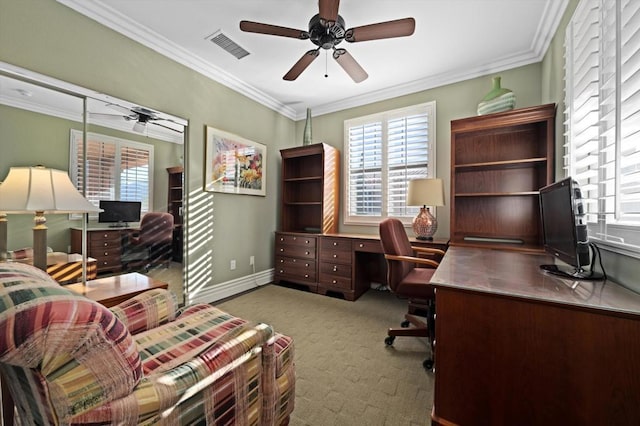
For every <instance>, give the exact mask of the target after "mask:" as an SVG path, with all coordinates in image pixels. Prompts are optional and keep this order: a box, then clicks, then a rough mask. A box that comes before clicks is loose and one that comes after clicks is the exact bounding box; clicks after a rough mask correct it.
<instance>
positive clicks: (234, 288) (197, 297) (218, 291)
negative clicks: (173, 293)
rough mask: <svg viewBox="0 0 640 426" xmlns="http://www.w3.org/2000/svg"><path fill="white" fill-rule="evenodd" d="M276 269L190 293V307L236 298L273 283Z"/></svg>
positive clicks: (188, 296) (188, 298) (188, 297)
mask: <svg viewBox="0 0 640 426" xmlns="http://www.w3.org/2000/svg"><path fill="white" fill-rule="evenodd" d="M274 272H275V271H274V269H273V268H271V269H267V270H265V271H260V272H256V273H255V274H251V275H247V276H244V277H240V278H236V279H234V280H231V281H226V282H223V283H218V284H215V285H213V286H211V287H208V288H203V289H199V290H197V291H195V292H191V291H190V292H189V293H190V294H188V295H187V300H188V303H187V304H188V305H191V304H193V303H213V302H216V301H218V300H222V299H226V298H227V297H231V296H235V295H236V294H240V293H243V292H245V291H248V290H252V289H254V288H258V287H260V286H263V285H266V284H270V283H272V282H273V276H274Z"/></svg>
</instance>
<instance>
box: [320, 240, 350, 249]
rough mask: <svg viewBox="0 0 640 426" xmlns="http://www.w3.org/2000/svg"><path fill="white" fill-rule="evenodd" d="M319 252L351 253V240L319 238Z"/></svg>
mask: <svg viewBox="0 0 640 426" xmlns="http://www.w3.org/2000/svg"><path fill="white" fill-rule="evenodd" d="M320 250H321V251H324V250H327V251H348V252H351V240H350V239H348V238H332V237H322V238H320Z"/></svg>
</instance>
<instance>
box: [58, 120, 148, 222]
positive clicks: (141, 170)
mask: <svg viewBox="0 0 640 426" xmlns="http://www.w3.org/2000/svg"><path fill="white" fill-rule="evenodd" d="M70 151H71V152H70V157H71V158H70V166H71V167H70V170H69V175H70V176H71V179H72V180H73V182H74V184H75V185H76V188H78V190H79V191H82V188H83V184H84V182H83V179H84V173H85V170H84V169H85V162H84V160H83V158H84V153H83V144H82V132H79V131H76V130H72V131H71V143H70ZM86 172H87V182H86V198H87V199H88V200H89V201H90V202H91V203H92V204H93V205H95V206H99V204H100V200H120V201H141V202H142V208H141V212H142V213H146V212H148V211H151V210H152V207H151V206H152V205H153V202H152V196H153V183H152V178H153V145H149V144H143V143H139V142H133V141H127V140H124V139H118V138H112V137H108V136H104V135H99V134H94V133H89V134H87V159H86Z"/></svg>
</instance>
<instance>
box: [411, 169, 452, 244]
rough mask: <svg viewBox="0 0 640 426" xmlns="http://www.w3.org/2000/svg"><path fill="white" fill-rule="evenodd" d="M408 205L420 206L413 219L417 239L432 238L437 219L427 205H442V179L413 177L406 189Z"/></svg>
mask: <svg viewBox="0 0 640 426" xmlns="http://www.w3.org/2000/svg"><path fill="white" fill-rule="evenodd" d="M407 205H408V206H422V207H420V212H419V213H418V216H416V217H415V218H414V219H413V232H414V233H415V234H416V238H417V239H419V240H433V234H435V233H436V230H437V229H438V221H437V220H436V218H435V217H434V216H433V215H432V214H431V212H430V211H429V207H427V206H430V207H435V206H444V182H443V181H442V179H413V180H410V181H409V189H408V191H407Z"/></svg>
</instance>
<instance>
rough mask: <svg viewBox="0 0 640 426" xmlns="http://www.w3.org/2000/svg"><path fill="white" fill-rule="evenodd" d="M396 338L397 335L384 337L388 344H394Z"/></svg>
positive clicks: (385, 342)
mask: <svg viewBox="0 0 640 426" xmlns="http://www.w3.org/2000/svg"><path fill="white" fill-rule="evenodd" d="M394 340H396V337H395V336H388V337H386V338H385V339H384V344H385V345H387V346H391V345H393V341H394Z"/></svg>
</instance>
